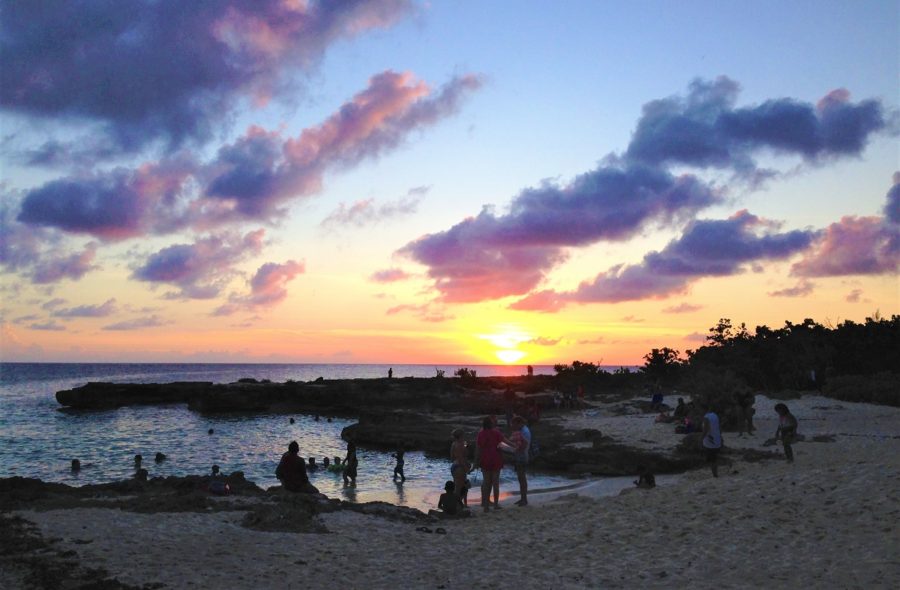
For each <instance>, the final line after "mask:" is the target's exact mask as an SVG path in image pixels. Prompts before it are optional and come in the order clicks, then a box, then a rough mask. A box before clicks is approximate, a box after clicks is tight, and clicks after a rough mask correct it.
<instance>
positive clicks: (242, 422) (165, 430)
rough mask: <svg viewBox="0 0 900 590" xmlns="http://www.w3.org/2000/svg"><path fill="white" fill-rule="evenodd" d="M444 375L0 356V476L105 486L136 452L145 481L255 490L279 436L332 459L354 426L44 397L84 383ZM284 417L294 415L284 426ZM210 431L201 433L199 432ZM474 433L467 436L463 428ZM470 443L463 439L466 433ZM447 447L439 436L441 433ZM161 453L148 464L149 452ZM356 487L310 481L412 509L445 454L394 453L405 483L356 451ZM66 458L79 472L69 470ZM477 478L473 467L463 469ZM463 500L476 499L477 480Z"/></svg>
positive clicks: (419, 368)
mask: <svg viewBox="0 0 900 590" xmlns="http://www.w3.org/2000/svg"><path fill="white" fill-rule="evenodd" d="M389 368H392V369H393V375H394V377H395V378H401V377H407V376H409V377H434V376H435V374H436V370H443V371H445V374H446V375H447V376H448V377H449V376H451V375H453V373H454V371H456V370H457V369H459V368H460V367H459V366H435V365H350V364H346V365H339V364H333V365H316V364H101V363H71V364H69V363H59V364H57V363H0V477H12V476H21V477H33V478H39V479H42V480H44V481H53V482H60V483H65V484H69V485H83V484H88V483H105V482H109V481H114V480H119V479H124V478H128V477H131V476H132V475H133V474H134V456H135V455H137V454H140V455H142V456H143V465H142V466H143V467H144V468H145V469H147V471H148V472H149V474H150V476H151V477H155V476H169V475H198V474H203V473H208V472H209V470H210V467H211V466H212V465H213V464H216V465H219V467H220V468H221V470H222V471H223V472H225V473H230V472H232V471H243V472H244V474H245V477H246V478H247V479H248V480H250V481H253V482H254V483H256V484H257V485H259V486H260V487H263V488H266V487H269V486H273V485H277V484H278V481H277V480H276V478H275V467H276V465H277V464H278V460H279V458H280V457H281V455H282V453H284V451H285V450H286V449H287V444H288V442H290V441H291V440H296V441H297V442H298V443H299V444H300V454H301V456H303V457H316V462H317V463H321V462H322V458H323V457H335V456H339V457H343V456H344V455H345V453H346V443H345V442H344V441H343V440H341V430H343V428H345V427H346V426H349V425H350V424H353V423H354V420H352V419H347V418H338V417H331V419H330V421H329V417H328V416H321V417H320V419H319V420H318V421H316V420H315V419H314V416H311V415H304V414H293V415H287V414H254V415H242V416H233V415H218V416H217V415H202V414H198V413H196V412H192V411H189V410H188V409H187V407H186V406H185V405H184V404H175V405H153V406H129V407H123V408H118V409H113V410H102V411H66V410H64V409H63V408H61V406H60V405H59V404H58V403H57V401H56V398H55V396H54V394H55V393H56V392H57V391H60V390H63V389H71V388H73V387H78V386H81V385H84V384H85V383H87V382H89V381H105V382H112V383H169V382H174V381H212V382H214V383H232V382H235V381H237V380H238V379H241V378H254V379H259V380H262V379H269V380H271V381H273V382H284V381H287V380H288V379H293V380H295V381H311V380H314V379H316V378H318V377H323V378H325V379H351V378H375V377H386V376H387V372H388V369H389ZM469 368H471V369H474V370H476V371H477V373H478V375H480V376H494V375H523V374H525V367H519V366H507V365H484V366H469ZM534 370H535V373H536V374H552V372H553V369H552V367H549V366H535V367H534ZM290 418H294V423H293V424H291V423H290ZM209 430H212V431H213V433H212V434H209V433H208V431H209ZM472 434H473V436H474V432H473V433H472ZM470 444H474V443H472V442H471V441H470ZM447 445H448V455H449V445H450V438H449V434H448V439H447ZM158 452H160V453H164V454H165V455H166V457H167V458H166V460H165V461H163V462H161V463H156V462H155V461H154V456H155V454H156V453H158ZM357 455H358V457H359V473H358V476H357V480H356V486H344V484H343V480H342V478H341V476H340V474H337V473H330V472H327V471H325V470H323V469H321V468H320V469H319V470H318V471H316V472H313V473H311V474H310V480H311V481H312V483H313V484H314V485H315V486H316V487H317V488H319V491H321V492H322V493H324V494H327V495H328V496H329V497H333V498H341V499H345V500H349V501H352V502H368V501H373V500H381V501H385V502H390V503H393V504H399V505H405V506H411V507H414V508H419V509H427V508H433V507H434V506H435V505H436V504H437V498H438V496H439V495H440V493H441V492H442V491H443V486H444V482H445V481H447V480H448V479H450V461H449V459H444V458H433V457H426V456H425V455H424V453H422V452H419V451H407V453H406V455H405V460H406V465H405V469H404V470H405V473H406V482H404V483H402V484H401V483H399V482H395V481H394V480H393V478H392V474H393V469H394V464H395V459H394V458H393V457H392V456H391V453H389V452H382V451H376V450H370V449H365V448H360V449H359V450H358V452H357ZM72 459H78V460H79V461H80V462H81V466H82V469H81V471H80V472H78V473H73V472H72V471H71V469H70V464H71V460H72ZM473 478H477V474H473ZM571 483H572V480H570V479H568V478H565V477H563V476H551V475H538V474H532V475H531V476H530V478H529V487H530V488H531V489H533V490H535V491H536V490H537V489H540V488H548V487H555V486H560V485H567V484H571ZM474 484H475V486H474V487H473V490H472V496H470V500H473V499H474V501H475V502H477V501H478V498H479V493H480V492H479V490H478V487H477V484H478V480H477V479H476V480H475V482H474ZM501 489H502V490H507V491H509V490H517V489H518V484H517V481H516V477H515V473H514V472H513V471H512V470H511V469H509V468H505V469H504V470H503V472H502V473H501Z"/></svg>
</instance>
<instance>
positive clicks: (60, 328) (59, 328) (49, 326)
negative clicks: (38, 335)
mask: <svg viewBox="0 0 900 590" xmlns="http://www.w3.org/2000/svg"><path fill="white" fill-rule="evenodd" d="M28 327H29V328H30V329H32V330H43V331H47V332H65V331H66V327H65V326H64V325H62V324H57V323H56V322H55V321H53V320H51V321H49V322H44V323H42V324H31V325H30V326H28Z"/></svg>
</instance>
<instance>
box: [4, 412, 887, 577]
mask: <svg viewBox="0 0 900 590" xmlns="http://www.w3.org/2000/svg"><path fill="white" fill-rule="evenodd" d="M772 403H774V402H771V401H770V400H768V399H766V398H762V397H758V398H757V407H758V408H759V409H760V413H759V415H760V418H759V419H758V420H757V426H758V428H759V430H758V431H757V433H756V434H755V435H754V436H752V437H751V436H744V437H738V436H737V435H734V434H732V435H726V445H728V446H732V447H737V446H761V445H762V444H763V443H764V442H765V440H766V439H767V438H769V437H770V436H771V434H772V432H774V429H775V423H774V419H772V418H770V417H768V416H767V415H766V411H765V410H766V408H768V407H770V406H771V405H772ZM789 403H790V405H791V407H792V410H793V411H794V412H795V413H796V415H797V416H798V417H799V418H800V420H801V433H802V434H804V435H805V436H806V438H807V440H809V439H810V438H811V437H813V436H819V435H830V436H833V438H834V442H802V443H798V444H797V445H796V447H795V453H796V463H794V464H793V465H791V464H788V463H786V462H784V461H781V460H771V461H760V462H754V463H745V462H738V461H735V462H733V463H732V464H730V465H727V464H726V465H725V466H723V468H722V469H721V474H720V477H719V478H718V479H714V478H712V476H711V474H710V473H709V472H708V471H707V470H697V471H693V472H689V473H686V474H684V475H681V476H675V477H670V478H665V479H663V480H662V481H661V484H662V485H659V486H658V487H657V488H655V489H653V490H636V489H629V490H627V491H624V492H621V493H619V494H618V495H615V496H609V495H608V494H610V493H613V492H614V491H615V490H614V489H612V488H611V487H610V486H609V485H582V486H580V487H578V488H577V489H574V490H561V491H557V492H552V493H546V494H541V493H535V494H533V495H532V500H531V505H529V506H528V507H525V508H518V507H516V506H514V505H513V504H512V503H511V501H512V498H507V500H506V501H505V502H504V509H502V510H500V511H492V512H491V513H489V514H483V513H481V512H480V511H476V513H475V514H474V515H473V516H472V517H471V518H468V519H463V520H454V521H443V522H437V523H432V524H429V525H428V528H430V529H432V530H436V529H437V527H441V528H443V529H445V530H446V534H440V533H437V532H431V533H427V532H422V531H419V530H417V528H419V526H417V524H415V523H408V522H400V521H397V520H388V519H385V518H382V517H378V516H371V515H366V514H360V513H356V512H347V511H339V512H333V513H329V514H323V515H322V516H321V524H323V525H324V527H325V528H326V529H327V531H328V532H327V533H293V532H263V531H256V530H250V529H247V528H244V527H243V526H241V519H242V517H243V515H244V513H243V512H240V511H237V512H235V511H223V512H219V511H215V512H211V513H198V512H177V513H171V512H158V513H136V512H126V511H122V510H118V509H105V508H98V507H91V508H78V507H74V508H65V509H56V510H49V511H33V510H22V511H18V512H16V513H15V515H17V516H21V517H24V518H25V519H26V520H28V521H30V522H33V523H35V524H36V525H37V530H38V531H39V532H40V534H41V535H42V536H43V537H44V538H45V539H50V540H52V542H51V546H52V548H53V549H54V550H57V551H62V552H74V554H75V555H77V560H78V563H79V565H80V566H81V567H85V568H102V569H103V570H105V572H107V573H108V575H109V576H110V577H112V578H115V579H116V580H118V582H120V583H122V584H123V585H130V586H137V587H142V586H145V587H161V586H159V585H160V584H161V585H163V586H162V587H168V588H188V587H230V588H260V587H264V588H303V587H311V588H326V587H347V588H392V587H396V586H397V585H404V586H407V587H411V588H465V587H475V586H491V587H497V588H504V587H520V588H584V587H596V588H620V587H621V588H624V587H635V586H638V587H676V586H686V585H689V586H691V587H694V588H752V587H769V588H787V587H807V588H891V587H896V586H897V584H898V583H900V534H898V529H897V522H898V519H900V409H898V408H891V407H885V406H874V405H868V404H852V403H846V402H837V401H835V400H831V399H827V398H822V397H816V396H807V397H804V398H803V399H800V400H792V401H790V402H789ZM596 410H599V411H593V410H592V411H589V412H586V413H583V414H581V415H577V416H574V415H573V417H571V418H569V420H571V421H572V422H575V423H578V425H579V426H581V425H582V423H584V424H588V423H590V424H592V427H596V428H603V429H605V432H610V433H615V435H616V436H622V437H625V436H628V437H632V438H634V439H636V440H643V441H652V442H645V443H644V444H653V445H660V446H661V447H662V446H665V444H666V441H670V443H674V442H677V437H676V436H675V435H673V434H672V429H671V427H670V425H666V426H663V425H657V424H654V423H653V418H652V416H651V415H647V414H644V415H640V416H631V415H624V416H610V415H607V414H606V413H605V412H604V408H603V407H602V406H600V407H598V408H596ZM661 447H660V448H661ZM770 448H774V447H770ZM726 463H727V461H726ZM620 481H621V480H620ZM619 485H620V486H621V485H623V484H621V483H620V484H619ZM614 487H615V486H613V488H614ZM507 491H509V490H507ZM475 496H476V497H477V494H475ZM470 499H471V497H470ZM67 555H70V556H71V555H73V554H72V553H67ZM4 570H6V573H5V574H4V578H3V581H4V582H5V583H4V587H18V586H17V584H21V583H22V581H21V579H18V578H17V577H16V575H17V573H16V571H15V570H13V569H8V568H7V567H4Z"/></svg>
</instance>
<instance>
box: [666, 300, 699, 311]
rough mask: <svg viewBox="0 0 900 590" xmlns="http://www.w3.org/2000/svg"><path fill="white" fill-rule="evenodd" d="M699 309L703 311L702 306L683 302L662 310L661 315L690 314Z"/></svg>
mask: <svg viewBox="0 0 900 590" xmlns="http://www.w3.org/2000/svg"><path fill="white" fill-rule="evenodd" d="M701 309H703V306H702V305H695V304H693V303H688V302H684V303H680V304H678V305H671V306H669V307H666V308H664V309H663V313H692V312H695V311H699V310H701Z"/></svg>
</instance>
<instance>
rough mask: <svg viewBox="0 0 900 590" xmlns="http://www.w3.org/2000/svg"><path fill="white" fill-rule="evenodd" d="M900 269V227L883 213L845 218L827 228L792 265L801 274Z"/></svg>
mask: <svg viewBox="0 0 900 590" xmlns="http://www.w3.org/2000/svg"><path fill="white" fill-rule="evenodd" d="M898 269H900V227H898V226H897V225H896V224H890V223H886V222H885V219H884V218H883V217H854V216H847V217H843V218H841V220H840V221H839V222H837V223H832V224H831V225H829V226H828V227H827V228H826V229H825V231H824V232H823V234H822V236H821V238H820V239H819V240H817V241H816V243H815V244H814V245H813V247H812V248H811V249H810V251H809V252H807V253H806V254H805V256H804V257H803V259H802V260H800V261H799V262H797V263H795V264H794V265H793V267H791V274H793V275H795V276H799V277H835V276H848V275H879V274H896V273H897V272H898Z"/></svg>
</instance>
